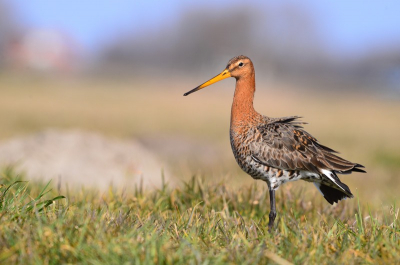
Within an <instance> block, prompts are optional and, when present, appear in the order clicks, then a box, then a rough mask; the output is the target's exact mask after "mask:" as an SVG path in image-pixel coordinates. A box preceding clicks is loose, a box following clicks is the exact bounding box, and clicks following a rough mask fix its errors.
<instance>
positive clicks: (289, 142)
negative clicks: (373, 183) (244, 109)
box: [250, 116, 365, 174]
mask: <svg viewBox="0 0 400 265" xmlns="http://www.w3.org/2000/svg"><path fill="white" fill-rule="evenodd" d="M298 118H300V117H298V116H292V117H284V118H277V119H271V118H265V123H264V124H261V125H259V126H257V130H256V131H255V134H256V135H255V138H256V139H258V141H255V142H253V144H252V145H251V147H250V149H251V152H252V156H253V158H254V160H255V161H256V162H258V163H262V164H264V165H267V166H270V167H274V168H280V169H284V170H306V171H310V172H314V173H321V170H322V169H327V170H333V171H335V172H337V173H340V174H346V173H351V172H352V171H357V172H365V171H364V170H362V169H360V168H362V167H363V166H362V165H360V164H357V163H352V162H350V161H347V160H345V159H343V158H341V157H339V156H337V155H335V153H337V152H336V151H334V150H332V149H330V148H328V147H326V146H324V145H322V144H320V143H319V142H318V141H317V139H315V138H314V137H313V136H311V135H310V134H309V133H307V132H306V131H304V130H303V129H302V126H301V125H302V124H304V123H303V122H300V121H298V120H297V119H298Z"/></svg>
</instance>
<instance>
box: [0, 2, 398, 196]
mask: <svg viewBox="0 0 400 265" xmlns="http://www.w3.org/2000/svg"><path fill="white" fill-rule="evenodd" d="M399 13H400V3H399V2H398V1H388V0H386V1H350V2H349V1H331V2H321V1H317V0H307V1H301V3H300V2H299V1H290V0H284V1H272V0H271V1H246V2H245V3H244V2H243V1H236V0H231V1H226V0H223V1H218V2H215V1H201V2H193V1H177V0H172V1H168V2H161V1H123V0H116V1H94V0H86V1H78V0H69V1H50V0H47V1H46V0H36V1H24V0H12V1H11V0H0V121H1V122H0V163H1V165H2V166H3V167H6V166H7V165H10V164H11V165H13V166H14V167H17V168H19V170H21V171H23V172H25V173H26V177H27V178H31V177H32V178H36V177H40V178H45V179H53V180H55V181H58V182H59V183H70V184H71V185H73V184H74V183H75V184H79V185H80V184H87V185H97V186H101V187H103V188H106V187H107V186H108V185H109V184H114V185H126V183H130V184H132V185H134V184H137V183H138V182H137V181H138V179H140V178H142V179H143V181H144V182H145V183H149V184H150V185H153V186H154V185H158V184H159V183H160V182H161V175H162V174H163V175H164V177H165V178H166V179H167V180H168V181H169V182H170V183H178V184H179V183H180V182H181V180H185V179H188V178H190V177H191V176H193V175H196V176H199V177H204V178H205V179H213V180H215V179H223V180H224V181H227V182H229V184H230V185H233V186H234V185H242V184H246V185H250V184H251V183H253V180H252V179H251V178H250V177H249V176H247V175H246V174H245V173H243V172H241V171H240V169H239V167H238V166H237V165H236V162H235V161H234V158H233V155H232V154H231V149H230V143H229V120H230V119H229V115H230V105H231V102H232V96H233V91H234V83H235V82H234V79H232V80H231V79H228V80H225V81H223V82H220V83H218V84H215V85H213V86H212V87H208V88H207V89H204V90H202V91H201V92H198V93H196V94H193V95H191V96H189V97H185V98H184V97H183V96H182V94H183V93H184V92H186V91H188V90H190V89H192V88H194V87H195V86H197V85H199V84H201V83H202V82H204V81H206V80H208V79H209V78H211V77H213V76H215V75H216V74H218V73H219V72H220V71H221V70H222V69H224V68H225V66H226V63H227V62H228V60H229V59H230V58H232V57H234V56H236V55H240V54H243V55H247V56H249V57H250V58H251V59H252V60H253V62H254V65H255V69H256V79H257V93H256V96H255V108H256V110H258V111H259V112H260V113H262V114H264V115H267V116H271V117H279V116H289V115H300V116H302V117H304V118H303V120H304V121H306V122H308V123H309V124H308V125H306V127H305V128H306V130H307V131H309V132H310V133H311V134H312V135H313V136H315V137H316V138H317V139H318V140H319V141H321V142H322V143H323V144H325V145H328V146H330V147H332V148H333V149H336V150H339V151H340V152H341V155H342V156H343V157H344V158H346V159H349V160H351V161H354V162H358V163H361V164H363V165H365V166H366V169H367V171H368V173H367V174H353V175H346V176H342V180H343V181H344V182H345V183H348V184H349V186H350V187H351V188H352V190H353V192H354V193H355V194H356V195H358V196H359V197H360V198H364V199H365V200H366V201H367V202H368V203H371V204H372V203H375V204H380V203H382V202H383V201H385V202H393V201H395V200H397V201H398V190H399V184H400V173H399V170H400V151H399V150H400V140H399V135H400V104H399V103H400V16H399ZM162 172H163V173H162ZM258 185H264V184H263V183H261V182H259V184H258ZM298 185H299V186H302V185H305V186H306V187H307V189H306V190H307V192H309V193H311V194H313V192H315V191H314V190H315V189H314V188H312V186H311V185H309V184H307V183H305V184H299V183H298V182H297V183H294V184H293V183H290V184H287V187H286V188H287V189H291V188H296V187H295V186H298Z"/></svg>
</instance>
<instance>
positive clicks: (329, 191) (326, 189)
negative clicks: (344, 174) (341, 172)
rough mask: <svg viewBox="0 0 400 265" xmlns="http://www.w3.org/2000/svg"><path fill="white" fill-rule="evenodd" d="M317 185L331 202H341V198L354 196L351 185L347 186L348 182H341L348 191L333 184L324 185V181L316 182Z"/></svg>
mask: <svg viewBox="0 0 400 265" xmlns="http://www.w3.org/2000/svg"><path fill="white" fill-rule="evenodd" d="M314 184H315V186H316V187H317V189H318V190H319V191H320V192H321V193H322V195H323V196H324V198H325V200H327V201H328V202H329V203H330V204H333V203H334V202H336V203H337V202H339V201H340V200H343V199H346V198H353V197H354V196H353V194H352V193H351V191H350V189H349V187H347V185H346V184H344V183H343V182H340V185H341V186H343V188H344V189H345V190H346V192H344V191H342V190H339V189H337V188H333V187H331V186H327V185H324V184H322V183H317V182H314Z"/></svg>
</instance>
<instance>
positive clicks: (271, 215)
mask: <svg viewBox="0 0 400 265" xmlns="http://www.w3.org/2000/svg"><path fill="white" fill-rule="evenodd" d="M269 201H270V204H271V212H270V213H269V222H268V230H269V231H271V230H272V227H273V226H274V221H275V217H276V205H275V190H271V189H270V190H269Z"/></svg>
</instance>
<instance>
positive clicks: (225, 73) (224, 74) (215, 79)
mask: <svg viewBox="0 0 400 265" xmlns="http://www.w3.org/2000/svg"><path fill="white" fill-rule="evenodd" d="M228 77H231V73H230V72H229V71H228V69H225V70H224V71H222V72H221V73H220V74H219V75H217V76H216V77H213V78H211V79H210V80H208V81H207V82H205V83H203V84H201V85H199V86H198V87H196V88H194V89H192V90H190V91H188V92H186V93H185V94H183V95H184V96H187V95H189V94H192V93H193V92H196V91H198V90H200V89H202V88H205V87H206V86H209V85H212V84H214V83H217V82H218V81H221V80H224V79H225V78H228Z"/></svg>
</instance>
